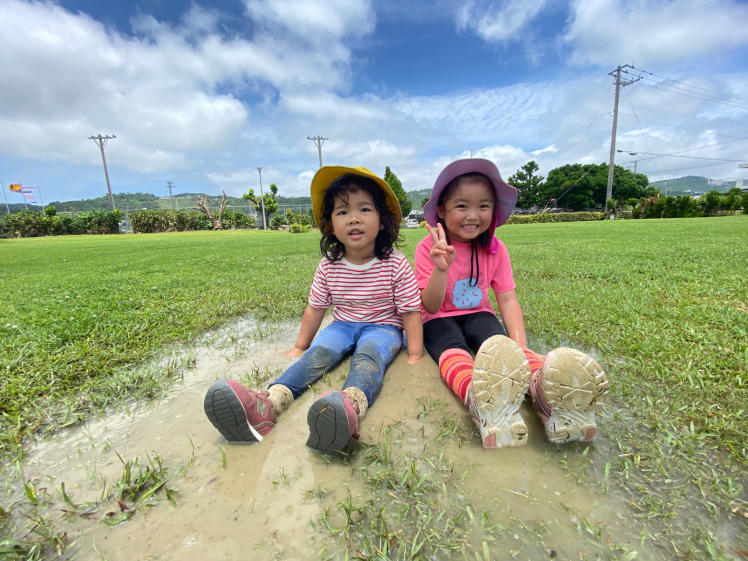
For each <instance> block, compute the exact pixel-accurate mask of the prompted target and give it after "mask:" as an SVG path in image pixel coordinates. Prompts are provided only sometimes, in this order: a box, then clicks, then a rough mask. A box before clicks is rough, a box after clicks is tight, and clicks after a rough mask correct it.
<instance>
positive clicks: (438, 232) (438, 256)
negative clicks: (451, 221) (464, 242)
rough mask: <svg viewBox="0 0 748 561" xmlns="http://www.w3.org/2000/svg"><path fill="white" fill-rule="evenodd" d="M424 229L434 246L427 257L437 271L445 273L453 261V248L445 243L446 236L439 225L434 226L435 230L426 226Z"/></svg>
mask: <svg viewBox="0 0 748 561" xmlns="http://www.w3.org/2000/svg"><path fill="white" fill-rule="evenodd" d="M426 229H427V230H428V232H429V235H430V236H431V239H432V240H434V246H433V247H432V248H431V251H430V252H429V257H430V258H431V261H432V263H433V264H434V266H435V267H436V268H437V269H439V270H441V271H447V270H448V269H449V266H450V265H451V264H452V261H454V260H455V248H454V246H452V245H449V244H448V243H447V235H446V234H445V233H444V228H442V225H441V223H438V224H437V225H436V229H434V228H432V227H431V226H430V225H428V224H426Z"/></svg>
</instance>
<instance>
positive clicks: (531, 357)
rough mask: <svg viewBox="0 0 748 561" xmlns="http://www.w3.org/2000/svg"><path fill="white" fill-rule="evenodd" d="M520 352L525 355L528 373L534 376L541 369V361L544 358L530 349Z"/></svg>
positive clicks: (542, 362) (542, 361)
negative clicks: (528, 368) (528, 365)
mask: <svg viewBox="0 0 748 561" xmlns="http://www.w3.org/2000/svg"><path fill="white" fill-rule="evenodd" d="M522 351H523V352H524V353H525V357H526V358H527V362H529V363H530V373H532V374H535V372H537V371H538V370H540V369H541V368H543V364H544V363H545V361H544V360H543V358H544V357H543V356H542V355H539V354H537V353H536V352H535V351H531V350H530V349H522Z"/></svg>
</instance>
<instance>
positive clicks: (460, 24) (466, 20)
mask: <svg viewBox="0 0 748 561" xmlns="http://www.w3.org/2000/svg"><path fill="white" fill-rule="evenodd" d="M546 4H547V0H508V1H505V2H498V3H497V2H490V3H488V4H487V5H486V4H485V3H480V4H476V3H475V2H468V3H466V4H464V5H463V6H462V7H461V8H460V9H459V10H458V11H457V29H458V30H465V29H469V30H472V31H474V32H475V33H477V34H478V36H479V37H481V38H482V39H483V40H484V41H488V42H490V43H501V42H504V41H517V40H520V39H522V38H523V37H522V35H523V32H524V31H525V30H526V28H527V26H528V25H529V24H530V22H532V20H533V19H534V18H535V17H536V16H537V15H538V13H540V10H542V9H543V8H544V7H545V5H546Z"/></svg>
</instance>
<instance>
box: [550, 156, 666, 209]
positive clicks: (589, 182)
mask: <svg viewBox="0 0 748 561" xmlns="http://www.w3.org/2000/svg"><path fill="white" fill-rule="evenodd" d="M607 186H608V164H566V165H564V166H561V167H559V168H555V169H552V170H551V171H550V172H549V173H548V179H546V181H545V184H544V185H542V187H541V189H540V195H541V198H540V204H546V203H545V202H544V201H555V204H556V206H558V207H565V208H567V209H570V210H583V209H587V208H602V207H603V206H604V204H605V193H606V191H607ZM656 193H657V191H656V189H652V188H651V187H649V179H648V178H647V176H646V175H643V174H634V173H632V172H631V171H630V170H627V169H624V168H622V167H621V166H615V168H614V170H613V198H614V199H616V200H620V199H640V198H642V197H651V196H654V195H656Z"/></svg>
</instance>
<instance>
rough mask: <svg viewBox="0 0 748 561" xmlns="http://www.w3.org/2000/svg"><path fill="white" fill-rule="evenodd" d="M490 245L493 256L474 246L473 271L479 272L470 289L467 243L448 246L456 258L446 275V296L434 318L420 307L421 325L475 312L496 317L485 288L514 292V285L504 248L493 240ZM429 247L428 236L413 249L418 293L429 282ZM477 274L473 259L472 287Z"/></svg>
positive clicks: (432, 266) (430, 246) (430, 245)
mask: <svg viewBox="0 0 748 561" xmlns="http://www.w3.org/2000/svg"><path fill="white" fill-rule="evenodd" d="M496 242H498V244H496ZM494 244H495V245H496V246H497V251H496V253H491V252H490V251H488V249H486V248H483V247H480V246H478V245H476V253H477V257H478V266H477V270H479V271H480V276H479V277H478V284H477V286H470V284H471V281H470V261H471V250H470V243H469V242H452V245H453V246H454V247H455V250H456V254H455V260H454V261H453V262H452V265H451V266H450V267H449V273H448V274H447V292H446V294H445V295H444V302H443V303H442V306H441V308H439V311H438V312H436V313H435V314H430V313H428V312H427V311H426V310H425V309H424V308H423V306H422V307H421V315H422V316H423V322H424V323H425V322H427V321H429V320H431V319H434V318H439V317H448V316H459V315H463V314H472V313H475V312H491V313H492V314H494V315H495V314H496V312H495V311H494V309H493V306H492V305H491V301H490V300H489V299H488V287H489V286H490V287H491V288H493V290H494V292H497V293H498V292H508V291H509V290H514V288H515V287H516V286H517V285H516V284H515V283H514V277H513V276H512V263H511V261H510V260H509V252H508V251H507V250H506V246H505V245H504V244H503V242H502V241H501V240H498V239H496V240H495V242H494ZM433 246H434V240H432V239H431V236H426V237H425V238H423V239H422V240H421V241H420V242H419V243H418V247H416V279H417V280H418V288H420V289H421V290H423V289H424V288H426V285H427V284H428V282H429V279H430V278H431V271H432V270H433V269H434V263H433V262H432V261H431V258H430V257H429V252H430V251H431V248H432V247H433ZM477 270H476V263H475V258H473V280H472V282H473V283H474V282H475V277H476V273H477Z"/></svg>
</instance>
